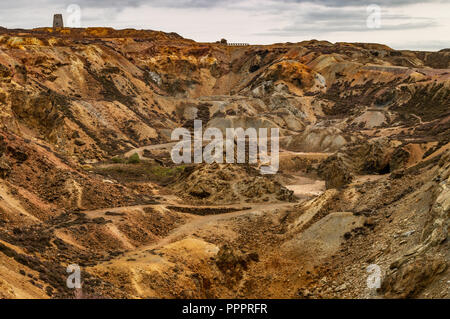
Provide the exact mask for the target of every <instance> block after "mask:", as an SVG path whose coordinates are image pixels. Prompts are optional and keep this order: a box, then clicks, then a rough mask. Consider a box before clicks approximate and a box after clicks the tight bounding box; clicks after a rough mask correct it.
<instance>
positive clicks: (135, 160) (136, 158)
mask: <svg viewBox="0 0 450 319" xmlns="http://www.w3.org/2000/svg"><path fill="white" fill-rule="evenodd" d="M140 162H141V159H140V158H139V154H138V153H134V154H133V155H131V156H130V157H129V158H128V164H139V163H140Z"/></svg>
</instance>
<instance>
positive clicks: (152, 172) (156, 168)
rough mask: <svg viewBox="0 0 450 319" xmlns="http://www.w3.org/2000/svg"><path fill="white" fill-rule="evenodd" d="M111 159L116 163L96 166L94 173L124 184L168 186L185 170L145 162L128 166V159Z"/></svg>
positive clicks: (179, 167) (182, 167)
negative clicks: (148, 183) (151, 183)
mask: <svg viewBox="0 0 450 319" xmlns="http://www.w3.org/2000/svg"><path fill="white" fill-rule="evenodd" d="M130 158H131V157H130ZM113 159H114V160H115V161H117V162H114V163H113V164H108V165H105V166H102V165H99V166H96V167H94V171H95V172H96V173H98V174H100V175H103V176H105V178H108V179H111V178H112V179H115V180H118V181H120V182H125V183H126V182H149V181H150V182H154V183H158V184H160V185H168V184H170V183H172V182H174V181H175V180H177V179H178V178H179V177H180V176H181V175H182V174H183V172H184V171H185V168H186V167H185V166H172V167H165V166H161V165H159V164H156V163H154V162H147V161H139V162H137V163H134V164H133V165H129V159H125V158H119V157H115V158H113ZM114 160H113V161H114Z"/></svg>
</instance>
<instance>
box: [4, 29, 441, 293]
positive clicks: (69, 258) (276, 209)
mask: <svg viewBox="0 0 450 319" xmlns="http://www.w3.org/2000/svg"><path fill="white" fill-rule="evenodd" d="M449 57H450V55H449V52H448V50H442V51H439V52H415V51H397V50H393V49H391V48H389V47H387V46H384V45H380V44H365V43H335V44H333V43H329V42H326V41H316V40H312V41H304V42H300V43H288V44H274V45H265V46H263V45H252V46H245V47H239V46H232V47H231V46H230V47H229V46H226V45H222V44H215V43H214V44H213V43H197V42H194V41H192V40H188V39H184V38H182V37H181V36H179V35H177V34H173V33H171V34H168V33H163V32H156V31H145V30H140V31H138V30H132V29H127V30H114V29H111V28H88V29H68V28H65V29H58V30H52V29H47V28H39V29H34V30H7V29H0V270H1V271H0V297H2V298H48V297H53V298H55V297H64V298H74V297H75V298H103V297H113V298H149V297H157V298H162V297H163V298H205V297H207V298H223V297H230V298H233V297H239V298H258V297H267V298H323V297H334V298H355V297H357V298H377V297H388V298H409V297H424V298H436V297H442V298H448V297H449V291H448V281H449V271H448V263H449V255H448V252H449V249H448V248H449V247H448V239H447V236H448V215H449V210H450V203H449V200H450V193H449V188H448V183H449V182H450V177H449V173H450V167H449V163H450V153H449V152H450V150H449V148H450V147H449V141H450V98H449V94H450V58H449ZM194 119H200V120H202V121H203V127H204V128H206V127H217V128H219V129H221V130H225V129H226V128H230V127H235V128H237V127H242V128H249V127H254V128H275V127H276V128H279V129H280V134H281V137H280V148H281V149H280V170H279V171H278V173H277V174H276V175H273V176H267V175H260V174H259V170H257V167H256V166H253V165H240V164H239V165H238V164H201V165H190V164H187V165H175V164H173V162H172V160H171V158H170V155H169V154H170V149H171V147H172V146H173V143H172V142H171V137H170V135H171V132H172V130H173V129H174V128H178V127H186V128H188V129H192V127H193V120H194ZM135 153H137V155H134V154H135ZM70 264H78V265H79V266H80V267H81V269H82V281H83V287H82V289H79V290H75V291H74V290H72V289H69V288H68V287H67V286H66V278H67V272H66V267H67V266H68V265H70ZM370 265H376V266H377V267H379V269H380V271H381V286H380V287H379V288H378V289H371V288H368V286H367V278H368V276H369V272H368V271H367V267H368V266H370Z"/></svg>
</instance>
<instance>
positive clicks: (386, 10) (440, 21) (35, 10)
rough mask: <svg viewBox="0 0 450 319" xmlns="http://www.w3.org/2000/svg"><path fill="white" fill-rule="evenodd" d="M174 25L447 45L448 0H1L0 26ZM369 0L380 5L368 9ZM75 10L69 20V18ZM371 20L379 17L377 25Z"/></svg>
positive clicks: (239, 35) (191, 34)
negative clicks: (57, 20)
mask: <svg viewBox="0 0 450 319" xmlns="http://www.w3.org/2000/svg"><path fill="white" fill-rule="evenodd" d="M70 4H76V5H78V6H79V8H81V15H80V17H81V19H80V23H81V26H82V27H90V26H110V27H114V28H118V29H122V28H135V29H152V30H161V31H165V32H177V33H178V34H180V35H182V36H183V37H185V38H190V39H194V40H196V41H216V40H219V39H220V38H226V39H228V41H229V42H248V43H251V44H269V43H276V42H299V41H302V40H309V39H319V40H328V41H331V42H337V41H347V42H377V43H383V44H387V45H389V46H391V47H393V48H395V49H420V50H439V49H443V48H450V0H422V1H417V0H367V1H366V0H348V1H345V0H243V1H237V0H123V1H120V0H79V1H71V0H67V1H66V0H63V1H58V0H36V1H30V0H12V1H5V0H2V1H1V3H0V26H4V27H7V28H34V27H41V26H51V24H52V19H53V17H52V16H53V13H62V14H63V16H64V19H65V23H66V25H67V24H68V23H70V21H76V14H75V15H73V13H72V12H73V11H72V12H68V11H67V8H68V6H69V5H70ZM370 4H375V5H378V6H379V8H380V9H381V12H380V19H379V20H378V19H377V15H376V11H370V8H369V11H367V10H368V6H369V5H370ZM74 17H75V20H74ZM368 19H369V26H371V27H374V26H376V25H377V24H376V23H377V21H380V24H379V28H369V27H368V24H367V20H368Z"/></svg>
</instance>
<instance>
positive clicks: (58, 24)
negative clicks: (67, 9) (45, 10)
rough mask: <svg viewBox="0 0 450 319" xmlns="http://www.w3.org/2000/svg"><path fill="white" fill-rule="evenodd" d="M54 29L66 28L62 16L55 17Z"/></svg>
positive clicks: (58, 14)
mask: <svg viewBox="0 0 450 319" xmlns="http://www.w3.org/2000/svg"><path fill="white" fill-rule="evenodd" d="M53 28H64V23H63V17H62V14H60V13H57V14H55V15H54V16H53Z"/></svg>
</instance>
